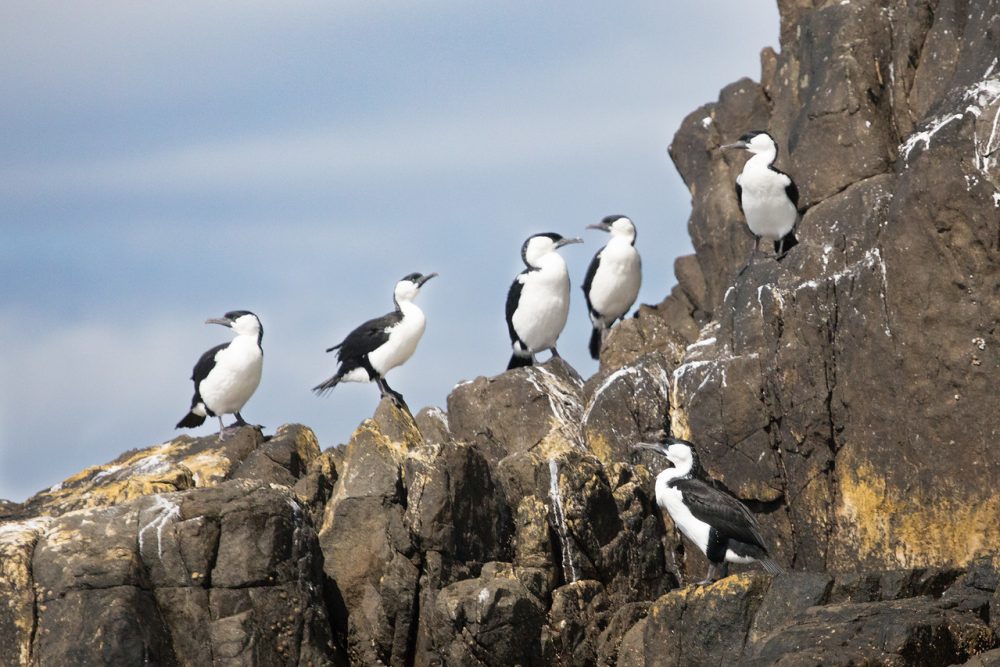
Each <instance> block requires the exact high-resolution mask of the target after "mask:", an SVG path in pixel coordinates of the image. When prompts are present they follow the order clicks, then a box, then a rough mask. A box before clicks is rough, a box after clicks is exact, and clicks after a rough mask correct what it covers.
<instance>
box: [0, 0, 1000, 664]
mask: <svg viewBox="0 0 1000 667" xmlns="http://www.w3.org/2000/svg"><path fill="white" fill-rule="evenodd" d="M779 10H780V15H781V26H780V29H781V44H780V50H774V49H770V48H769V49H765V50H764V51H763V52H762V54H761V81H760V83H755V82H753V81H750V80H749V79H742V80H740V81H737V82H735V83H732V84H730V85H728V86H726V87H725V88H723V90H722V91H721V92H720V95H719V99H718V101H717V102H714V103H712V104H708V105H705V106H703V107H702V108H700V109H698V110H696V111H695V112H694V113H692V114H690V115H689V116H688V117H687V118H686V119H685V120H684V122H683V124H682V126H681V128H680V129H679V130H678V132H677V134H676V136H675V138H674V140H673V143H672V145H671V148H670V154H671V156H672V158H673V159H674V162H675V164H676V165H677V168H678V170H679V171H680V173H681V175H682V177H683V179H684V181H685V183H686V184H687V186H688V188H689V190H690V192H691V196H692V206H693V208H692V212H691V217H690V220H689V222H688V227H689V231H690V234H691V237H692V242H693V245H694V248H695V254H694V255H689V256H686V257H681V258H679V259H678V260H677V261H676V263H675V267H674V269H675V273H676V276H677V285H676V286H675V287H673V289H672V290H670V293H669V294H667V295H666V296H665V298H663V300H662V301H660V303H658V304H656V305H643V306H640V307H639V308H638V310H637V312H636V313H635V314H634V316H633V317H630V318H628V319H626V320H625V321H623V322H620V323H619V324H617V325H616V326H615V327H614V328H613V329H612V331H611V333H610V335H609V337H608V338H607V340H606V342H605V346H604V349H603V350H602V358H601V370H600V371H599V372H598V373H597V374H596V375H595V376H594V377H591V378H589V379H587V380H586V381H584V379H583V378H581V377H580V376H579V375H578V374H577V373H576V371H575V370H573V369H572V368H571V367H569V366H568V365H567V364H566V363H565V361H563V360H561V359H554V360H551V361H549V362H547V363H545V364H542V365H540V366H537V367H533V368H525V369H516V370H513V371H510V372H505V373H501V374H499V375H496V376H494V377H489V378H487V377H480V378H476V379H475V380H472V381H470V382H463V383H460V384H459V385H457V386H456V387H455V388H454V390H453V391H452V392H451V395H450V396H449V398H448V411H447V413H446V412H444V411H442V410H440V409H437V408H427V409H424V410H422V411H421V412H419V413H418V414H417V416H416V417H415V418H414V417H412V416H411V414H410V412H409V411H408V410H400V409H398V408H397V407H396V406H395V405H394V404H393V403H392V402H391V401H382V402H381V403H380V404H379V406H378V408H377V410H376V412H375V414H374V416H373V418H372V419H370V420H366V421H365V422H363V423H362V424H361V425H360V426H359V427H358V429H357V430H356V431H355V433H354V435H353V436H352V438H351V440H350V442H349V443H348V444H347V445H346V446H343V447H336V448H329V449H327V450H325V451H323V452H321V451H320V448H319V443H317V442H316V439H315V437H314V435H313V434H312V433H311V431H309V430H308V429H307V428H306V427H303V426H299V425H290V426H283V427H281V428H279V429H278V431H277V432H276V433H275V435H274V436H272V437H265V436H264V435H263V434H262V433H261V432H260V430H259V429H254V428H241V429H234V430H230V431H227V433H226V434H225V435H226V437H225V438H224V439H223V440H222V441H219V439H218V438H217V437H216V436H215V435H214V434H213V435H211V436H208V437H205V438H190V437H186V436H184V437H179V438H176V439H174V440H171V441H169V442H165V443H162V444H159V445H156V446H153V447H149V448H146V449H143V450H133V451H130V452H126V453H125V454H123V455H122V456H121V457H119V458H118V459H116V460H115V461H113V462H111V463H108V464H104V465H100V466H95V467H92V468H89V469H87V470H85V471H83V472H81V473H79V474H78V475H74V476H73V477H70V478H68V479H67V480H65V481H64V482H63V483H61V484H57V485H56V486H54V487H52V488H51V489H48V490H46V491H44V492H42V493H40V494H38V495H36V496H35V497H33V498H31V499H29V500H28V501H26V502H25V503H23V504H18V503H10V502H6V501H0V602H2V604H0V639H2V641H0V663H2V664H36V665H40V664H46V665H47V664H55V665H61V664H92V663H93V664H137V663H139V662H149V663H155V664H165V665H172V664H182V665H187V664H203V663H205V662H220V663H227V664H230V663H232V664H269V665H270V664H289V665H291V664H295V665H309V664H315V665H320V664H323V665H325V664H348V663H350V664H364V665H369V664H371V665H376V664H385V665H410V664H416V665H446V664H452V665H456V664H461V665H512V664H520V665H541V664H561V665H591V664H597V665H613V664H617V665H647V664H650V665H652V664H655V665H688V664H697V665H746V666H751V667H759V666H763V665H784V666H791V665H815V664H820V663H822V664H824V665H848V664H865V665H893V666H895V665H904V664H905V665H909V664H920V665H926V666H927V667H937V666H938V665H942V666H943V665H950V664H958V663H965V664H970V665H988V664H996V663H997V662H1000V658H998V657H997V656H998V653H997V651H998V650H1000V556H998V555H997V553H996V550H995V547H996V544H998V543H1000V492H998V490H997V489H998V485H997V484H996V480H997V479H998V478H1000V456H998V455H997V453H996V448H995V447H993V446H992V443H993V442H994V441H995V440H996V433H997V432H998V430H1000V413H998V412H997V411H996V410H995V409H992V406H993V405H994V403H995V397H994V394H995V385H996V377H997V376H998V371H1000V329H998V327H997V326H996V320H997V317H996V313H998V312H1000V271H997V266H998V259H1000V240H998V235H997V216H996V209H997V206H998V203H1000V157H998V147H997V144H998V140H997V123H998V120H997V119H998V113H1000V70H997V60H996V59H997V53H1000V0H983V1H982V2H978V3H957V2H953V1H952V0H940V1H937V0H935V1H933V2H932V1H931V0H914V1H913V2H908V3H899V2H896V3H888V4H887V3H875V2H871V1H870V0H854V1H852V2H826V3H819V2H793V1H792V0H779ZM761 128H767V129H769V130H770V131H771V133H772V134H773V135H774V136H775V138H776V139H777V141H778V143H779V146H780V148H781V151H780V153H779V157H778V161H777V166H778V167H779V168H781V169H784V170H786V171H788V172H789V173H791V175H792V176H793V177H794V178H795V180H796V182H797V183H798V186H799V190H800V192H801V198H800V204H801V205H802V207H803V209H804V210H803V217H802V220H801V223H800V225H799V227H798V229H797V236H798V239H799V241H800V242H799V244H798V245H797V246H796V247H794V248H793V249H792V250H791V251H790V252H789V253H788V255H787V256H786V257H784V258H783V259H782V260H781V261H780V262H779V261H777V260H776V259H775V258H774V257H772V256H771V253H770V251H768V252H762V253H761V254H760V256H758V257H757V258H756V259H755V261H754V263H753V264H752V265H751V266H747V267H746V268H745V270H744V265H745V264H746V262H747V259H748V257H749V253H750V249H751V247H752V246H753V244H754V241H753V238H752V236H751V235H750V234H749V233H748V231H747V229H746V226H745V223H744V221H743V217H742V215H741V213H740V210H739V206H738V204H737V201H736V197H735V193H734V187H733V186H734V179H735V176H736V174H737V173H738V172H739V170H740V169H741V168H742V166H743V164H744V161H745V159H746V157H745V156H744V155H742V154H734V153H731V152H726V153H723V152H721V151H720V150H719V147H720V145H721V144H722V143H726V142H729V141H732V140H733V139H735V138H736V137H738V136H740V135H741V134H743V133H744V132H746V131H748V130H752V129H761ZM765 245H766V244H765ZM664 427H669V429H670V430H671V431H672V433H673V435H675V436H679V437H685V438H688V439H692V440H694V442H695V443H696V445H697V446H698V448H699V453H700V455H701V460H702V463H703V464H704V465H705V467H706V469H707V470H708V472H709V473H710V475H711V476H712V477H713V478H714V479H715V480H716V482H717V484H718V485H719V486H720V487H721V488H723V489H725V490H728V491H730V492H731V493H733V494H734V495H736V496H738V497H739V498H741V499H742V500H743V501H744V502H745V503H746V504H747V505H748V506H749V507H750V509H751V510H752V511H754V512H755V513H756V514H757V515H758V517H759V519H760V522H761V525H762V532H763V534H764V537H765V540H766V541H767V542H768V544H769V545H770V547H771V550H772V552H773V554H774V556H775V558H776V559H777V560H778V561H780V562H781V563H783V564H784V565H785V566H786V567H787V568H788V569H789V572H787V573H786V574H783V575H778V576H775V577H771V576H767V575H764V574H763V573H762V572H760V570H759V568H758V567H755V566H753V565H750V566H743V567H734V571H737V574H735V575H734V576H732V577H727V578H725V579H723V580H721V581H719V582H716V583H714V584H712V585H710V586H705V587H692V586H688V587H685V588H680V589H678V588H677V586H678V582H687V581H691V580H692V579H691V577H696V578H700V577H701V576H703V574H704V572H705V569H706V562H705V559H704V556H703V555H702V554H701V552H700V551H699V550H698V549H696V548H693V547H692V545H691V544H690V543H689V542H687V541H686V540H685V539H682V538H681V537H680V536H679V534H678V533H677V531H676V530H675V529H674V526H673V524H672V522H671V521H670V519H669V517H666V516H663V515H661V513H660V511H659V509H658V508H657V507H656V505H655V503H654V501H653V484H654V475H655V474H656V473H658V472H659V471H660V469H661V468H660V466H662V465H664V462H663V461H662V459H660V458H657V457H652V456H649V455H646V454H640V453H636V452H634V451H632V449H631V446H632V445H633V444H634V443H635V442H637V441H639V440H642V439H647V438H649V437H652V435H653V432H654V431H656V430H657V429H660V428H664ZM984 549H985V550H986V551H984Z"/></svg>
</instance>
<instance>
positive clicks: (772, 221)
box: [738, 158, 798, 241]
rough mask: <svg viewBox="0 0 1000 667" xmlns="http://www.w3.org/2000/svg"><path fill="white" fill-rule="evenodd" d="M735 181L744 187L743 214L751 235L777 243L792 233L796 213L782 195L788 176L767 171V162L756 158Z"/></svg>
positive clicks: (785, 196) (784, 193)
mask: <svg viewBox="0 0 1000 667" xmlns="http://www.w3.org/2000/svg"><path fill="white" fill-rule="evenodd" d="M738 182H739V184H740V187H741V188H743V194H742V197H741V199H742V204H743V214H744V215H745V216H746V219H747V226H748V227H750V231H751V232H753V233H754V234H755V235H756V236H759V237H761V238H765V239H768V240H771V241H777V240H779V239H781V238H783V237H784V236H785V235H786V234H788V232H790V231H792V228H793V227H794V226H795V221H796V220H797V219H798V211H797V210H796V209H795V204H793V203H792V201H791V200H790V199H789V198H788V195H787V193H786V192H785V188H786V187H787V186H788V185H789V184H790V183H791V179H790V178H789V177H788V176H786V175H785V174H781V173H778V172H776V171H774V170H773V169H769V168H768V166H767V163H766V162H764V161H762V160H759V159H758V158H751V159H750V160H749V161H748V162H747V163H746V166H744V167H743V173H742V174H740V178H739V181H738Z"/></svg>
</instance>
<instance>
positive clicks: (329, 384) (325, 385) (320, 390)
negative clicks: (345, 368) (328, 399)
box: [313, 346, 344, 396]
mask: <svg viewBox="0 0 1000 667" xmlns="http://www.w3.org/2000/svg"><path fill="white" fill-rule="evenodd" d="M338 347H339V346H338ZM331 349H333V348H331ZM327 352H329V350H327ZM343 377H344V376H343V375H341V374H340V373H337V374H336V375H334V376H333V377H332V378H330V379H329V380H327V381H325V382H321V383H319V384H318V385H316V386H315V387H313V391H315V392H316V393H317V394H319V395H320V396H322V395H323V394H325V393H326V392H328V391H330V390H331V389H333V388H334V387H336V386H337V385H338V384H340V380H341V379H342V378H343Z"/></svg>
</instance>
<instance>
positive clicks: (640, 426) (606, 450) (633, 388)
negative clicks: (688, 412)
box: [582, 352, 673, 464]
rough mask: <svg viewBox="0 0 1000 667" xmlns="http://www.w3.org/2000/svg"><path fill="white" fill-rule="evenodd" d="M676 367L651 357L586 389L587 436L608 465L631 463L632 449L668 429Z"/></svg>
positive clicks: (598, 379) (599, 377) (589, 445)
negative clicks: (621, 462)
mask: <svg viewBox="0 0 1000 667" xmlns="http://www.w3.org/2000/svg"><path fill="white" fill-rule="evenodd" d="M672 371H673V366H672V365H671V364H670V362H669V361H668V360H667V359H666V358H665V357H664V356H663V354H662V353H660V352H651V353H648V354H647V355H645V356H643V357H641V358H640V359H638V360H636V361H635V362H634V363H632V364H630V365H628V366H624V367H622V368H619V369H618V370H616V371H614V372H607V371H602V372H600V373H598V374H597V375H595V376H594V377H592V378H591V379H590V380H588V381H587V383H586V384H585V385H584V389H583V393H584V396H585V397H586V400H585V405H586V408H585V409H584V411H583V419H582V422H583V434H584V438H585V440H586V443H587V448H588V449H589V450H590V451H591V452H593V453H594V455H595V456H597V458H598V459H600V461H601V462H602V463H604V464H610V463H612V462H614V461H629V460H631V459H632V456H633V451H632V446H633V445H634V444H635V443H637V442H643V441H648V440H649V439H650V437H652V435H651V434H652V433H654V432H656V431H659V430H662V429H664V428H666V427H667V426H668V423H667V422H668V413H669V410H670V374H671V372H672Z"/></svg>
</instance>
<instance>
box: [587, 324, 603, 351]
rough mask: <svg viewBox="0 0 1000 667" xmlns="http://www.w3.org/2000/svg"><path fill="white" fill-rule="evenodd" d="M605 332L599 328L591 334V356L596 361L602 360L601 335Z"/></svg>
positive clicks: (595, 328)
mask: <svg viewBox="0 0 1000 667" xmlns="http://www.w3.org/2000/svg"><path fill="white" fill-rule="evenodd" d="M602 333H603V331H602V330H601V329H599V328H597V327H594V329H593V331H591V332H590V356H591V357H592V358H594V359H600V358H601V338H602V336H601V334H602Z"/></svg>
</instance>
